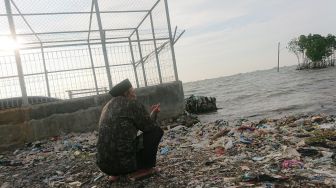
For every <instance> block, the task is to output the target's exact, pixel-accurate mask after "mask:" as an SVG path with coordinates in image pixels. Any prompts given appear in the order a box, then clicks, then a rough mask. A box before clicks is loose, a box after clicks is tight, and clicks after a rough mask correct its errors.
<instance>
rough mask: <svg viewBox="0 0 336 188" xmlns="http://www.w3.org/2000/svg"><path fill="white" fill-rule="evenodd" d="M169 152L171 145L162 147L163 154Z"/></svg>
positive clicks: (161, 152)
mask: <svg viewBox="0 0 336 188" xmlns="http://www.w3.org/2000/svg"><path fill="white" fill-rule="evenodd" d="M168 153H169V147H168V146H165V147H163V148H161V149H160V154H161V155H168Z"/></svg>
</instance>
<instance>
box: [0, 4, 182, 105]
mask: <svg viewBox="0 0 336 188" xmlns="http://www.w3.org/2000/svg"><path fill="white" fill-rule="evenodd" d="M0 25H1V27H0V87H1V90H0V109H3V108H10V107H16V106H21V105H24V106H25V105H29V104H35V103H41V102H49V101H55V100H60V99H61V100H63V99H69V98H76V97H83V96H89V95H97V94H101V93H106V92H107V91H108V90H109V89H110V88H111V87H112V86H113V84H116V83H118V82H119V81H121V80H123V79H125V78H129V79H130V80H131V82H132V84H133V85H134V86H135V87H145V86H148V85H156V84H160V83H164V82H170V81H175V80H178V74H177V68H176V59H175V52H174V44H175V43H176V42H177V40H178V39H179V38H180V37H181V36H182V34H183V33H184V31H183V32H178V31H177V28H176V27H175V30H173V31H172V29H171V24H170V17H169V8H168V2H167V0H157V1H154V0H141V1H137V0H114V1H103V0H72V1H67V0H58V1H52V0H25V1H19V0H0Z"/></svg>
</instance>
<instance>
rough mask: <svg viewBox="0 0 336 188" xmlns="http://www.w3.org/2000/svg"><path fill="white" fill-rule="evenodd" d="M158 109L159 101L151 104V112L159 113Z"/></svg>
mask: <svg viewBox="0 0 336 188" xmlns="http://www.w3.org/2000/svg"><path fill="white" fill-rule="evenodd" d="M160 111H161V109H160V103H158V104H154V105H152V106H151V113H159V112H160Z"/></svg>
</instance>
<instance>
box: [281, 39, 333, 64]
mask: <svg viewBox="0 0 336 188" xmlns="http://www.w3.org/2000/svg"><path fill="white" fill-rule="evenodd" d="M287 48H288V50H289V51H290V52H292V53H294V54H295V55H296V57H297V59H298V69H316V68H326V67H328V66H334V65H335V57H334V56H335V49H336V37H335V36H334V35H331V34H328V35H327V36H325V37H324V36H321V35H319V34H313V35H312V34H309V35H308V36H305V35H301V36H299V37H298V38H294V39H292V40H291V41H290V42H289V43H288V47H287Z"/></svg>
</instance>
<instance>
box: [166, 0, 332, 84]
mask: <svg viewBox="0 0 336 188" xmlns="http://www.w3.org/2000/svg"><path fill="white" fill-rule="evenodd" d="M179 2H180V1H179ZM179 2H177V0H176V1H171V4H174V3H176V4H175V5H174V6H171V7H175V8H176V9H179V10H173V9H172V10H171V12H175V13H176V14H172V17H173V18H172V19H174V20H178V21H176V23H180V24H179V26H180V27H186V28H189V29H188V30H187V32H186V35H185V36H184V37H183V38H182V39H181V40H180V41H179V42H178V44H177V46H176V51H177V60H178V67H179V74H180V78H181V79H182V80H183V81H191V80H199V79H205V78H212V77H219V76H225V75H231V74H235V73H239V72H248V71H253V70H258V69H267V68H272V67H275V66H276V65H277V43H278V42H281V46H282V50H281V56H280V57H281V65H294V64H296V59H295V56H294V55H292V54H290V53H289V52H288V51H287V50H286V48H285V46H286V44H287V42H288V41H289V40H290V39H292V38H293V37H296V36H298V35H300V34H308V33H320V34H323V35H325V34H327V33H333V32H334V34H335V30H336V26H334V24H332V23H335V22H336V17H335V16H333V15H332V14H330V12H333V8H332V7H335V6H336V2H335V1H332V0H325V1H323V2H322V1H319V2H317V1H312V0H307V1H303V0H297V1H289V0H283V1H275V0H267V1H266V0H256V1H235V2H233V1H230V2H228V1H217V0H213V1H202V0H197V3H194V2H190V1H183V2H182V3H181V4H180V3H179ZM188 2H189V3H190V4H189V5H188ZM186 7H189V9H186ZM185 9H186V12H184V10H185ZM226 10H230V11H226ZM178 13H180V14H181V15H182V17H184V18H187V17H189V18H190V19H180V14H178ZM186 14H189V15H186ZM200 17H201V18H202V19H200ZM192 18H195V19H192ZM195 20H198V21H195ZM190 67H193V71H192V72H190Z"/></svg>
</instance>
